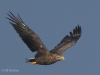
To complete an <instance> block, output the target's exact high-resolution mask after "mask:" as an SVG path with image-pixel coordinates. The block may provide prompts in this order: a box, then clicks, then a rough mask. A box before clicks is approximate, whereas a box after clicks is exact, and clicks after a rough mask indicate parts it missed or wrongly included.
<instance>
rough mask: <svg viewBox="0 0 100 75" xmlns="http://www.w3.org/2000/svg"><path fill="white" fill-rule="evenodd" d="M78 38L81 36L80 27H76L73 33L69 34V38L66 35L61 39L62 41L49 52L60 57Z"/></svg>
mask: <svg viewBox="0 0 100 75" xmlns="http://www.w3.org/2000/svg"><path fill="white" fill-rule="evenodd" d="M80 36H81V26H79V25H78V26H77V27H75V29H73V32H70V36H69V35H66V36H65V37H64V38H63V39H62V41H61V42H60V43H59V44H58V45H57V46H56V47H55V48H54V49H53V50H51V51H50V52H51V53H54V54H58V55H61V54H62V53H63V52H64V51H65V50H67V49H68V48H69V47H71V46H73V45H74V44H75V43H76V42H77V40H78V39H79V38H80Z"/></svg>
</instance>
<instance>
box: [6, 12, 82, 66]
mask: <svg viewBox="0 0 100 75" xmlns="http://www.w3.org/2000/svg"><path fill="white" fill-rule="evenodd" d="M7 15H8V17H6V18H7V19H8V20H10V22H9V23H10V24H11V25H12V26H13V28H14V29H15V30H16V32H17V33H18V34H19V36H20V38H21V39H22V40H23V42H24V43H25V44H26V45H27V46H28V48H29V49H30V50H31V51H32V52H36V54H35V56H34V58H26V62H31V63H32V64H39V65H51V64H53V63H55V62H57V61H61V60H64V56H62V53H63V52H64V51H66V50H67V49H68V48H70V47H71V46H73V45H74V44H75V43H76V42H77V40H78V39H79V38H80V36H81V33H82V31H81V26H79V25H78V26H76V27H75V28H74V29H73V31H72V32H69V34H70V35H66V36H65V37H64V38H63V39H62V40H61V42H60V43H59V44H57V46H55V47H54V49H52V50H50V51H48V49H47V48H46V46H45V45H44V44H43V42H42V41H41V39H40V38H39V36H38V35H37V34H36V33H35V32H34V31H32V30H31V29H30V28H29V27H28V26H27V25H26V24H25V23H24V21H23V20H22V19H21V17H20V15H19V14H17V17H16V16H14V15H13V14H12V13H11V12H10V11H9V14H7Z"/></svg>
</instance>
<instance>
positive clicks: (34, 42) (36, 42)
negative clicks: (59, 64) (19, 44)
mask: <svg viewBox="0 0 100 75" xmlns="http://www.w3.org/2000/svg"><path fill="white" fill-rule="evenodd" d="M8 16H9V18H7V19H9V20H10V21H11V22H9V23H10V24H11V25H12V26H13V27H14V29H15V30H16V32H17V33H18V34H19V36H20V37H21V38H22V40H23V41H24V43H25V44H26V45H27V46H28V48H29V49H30V50H31V51H32V52H35V51H37V52H38V53H39V52H40V53H45V52H47V51H48V50H47V48H46V47H45V45H44V44H43V43H42V41H41V40H40V38H39V37H38V35H37V34H35V33H34V32H33V31H32V30H31V29H30V28H29V27H28V26H27V25H25V23H24V22H23V20H22V19H21V17H20V16H19V14H18V17H15V16H14V15H13V14H12V13H11V12H10V14H8Z"/></svg>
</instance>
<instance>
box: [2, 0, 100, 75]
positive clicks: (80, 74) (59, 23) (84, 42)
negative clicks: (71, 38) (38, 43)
mask: <svg viewBox="0 0 100 75" xmlns="http://www.w3.org/2000/svg"><path fill="white" fill-rule="evenodd" d="M0 9H1V12H0V23H1V25H0V41H1V42H0V46H1V47H0V50H1V51H0V59H1V62H0V75H14V74H16V75H99V74H100V46H99V45H100V42H99V40H100V34H99V32H100V0H91V1H90V0H30V1H28V0H16V1H14V0H9V1H5V0H1V1H0ZM8 11H11V12H12V13H13V14H14V15H16V16H17V13H19V14H20V16H21V18H22V19H23V21H24V22H25V24H26V25H28V26H29V27H30V28H31V29H32V30H34V31H35V32H36V33H37V34H38V35H39V37H40V38H41V40H42V41H43V43H44V44H45V45H46V47H47V48H48V50H51V49H53V48H54V47H55V46H56V45H57V44H58V43H59V42H60V41H61V40H62V39H63V37H64V36H66V35H68V34H69V32H70V31H72V30H73V29H74V28H75V27H76V26H77V25H80V26H81V27H82V36H81V38H80V39H79V40H78V42H77V43H76V44H75V45H74V46H73V47H71V48H69V49H68V50H67V51H66V52H64V53H63V56H64V57H65V60H64V61H59V62H57V63H55V64H52V65H49V66H41V65H32V64H31V63H25V58H30V57H34V54H35V53H32V52H31V51H30V50H29V49H28V47H27V46H26V45H25V44H24V43H23V42H22V40H21V39H20V38H19V36H18V34H17V33H16V32H15V30H14V29H13V27H12V26H11V25H10V24H9V21H8V20H7V19H6V17H7V13H9V12H8ZM7 69H12V70H13V69H15V70H19V72H6V70H7Z"/></svg>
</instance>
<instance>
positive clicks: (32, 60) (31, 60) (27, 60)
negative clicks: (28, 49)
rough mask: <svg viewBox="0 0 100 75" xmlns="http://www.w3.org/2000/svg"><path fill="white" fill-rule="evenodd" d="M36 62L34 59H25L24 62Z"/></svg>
mask: <svg viewBox="0 0 100 75" xmlns="http://www.w3.org/2000/svg"><path fill="white" fill-rule="evenodd" d="M35 61H36V60H35V59H34V58H26V62H35Z"/></svg>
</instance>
